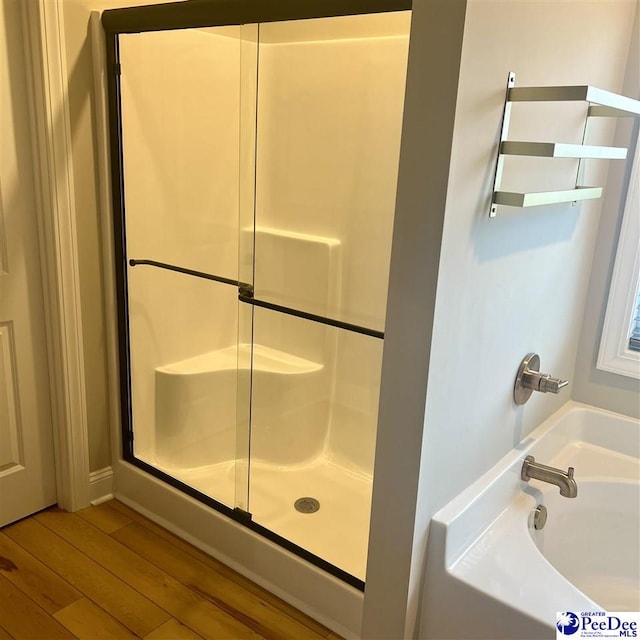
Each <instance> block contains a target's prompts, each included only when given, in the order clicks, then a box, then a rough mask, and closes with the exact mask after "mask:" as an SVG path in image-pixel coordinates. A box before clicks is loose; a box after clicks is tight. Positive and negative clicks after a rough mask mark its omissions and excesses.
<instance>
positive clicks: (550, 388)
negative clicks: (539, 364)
mask: <svg viewBox="0 0 640 640" xmlns="http://www.w3.org/2000/svg"><path fill="white" fill-rule="evenodd" d="M568 384H569V381H568V380H560V378H552V377H551V376H549V375H542V376H540V382H539V384H538V388H537V389H536V390H537V391H542V393H549V392H550V393H560V389H562V387H566V386H567V385H568Z"/></svg>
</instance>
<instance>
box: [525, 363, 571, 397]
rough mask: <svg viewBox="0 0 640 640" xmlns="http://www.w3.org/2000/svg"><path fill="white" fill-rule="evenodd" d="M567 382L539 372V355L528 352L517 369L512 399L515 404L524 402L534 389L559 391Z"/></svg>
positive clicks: (543, 391) (544, 391) (547, 391)
mask: <svg viewBox="0 0 640 640" xmlns="http://www.w3.org/2000/svg"><path fill="white" fill-rule="evenodd" d="M568 384H569V381H568V380H561V379H560V378H554V377H553V376H550V375H549V374H548V373H540V356H539V355H538V354H537V353H528V354H527V355H526V356H525V357H524V358H523V360H522V362H521V363H520V368H519V369H518V375H517V376H516V382H515V385H514V387H513V399H514V401H515V403H516V404H524V403H525V402H526V401H527V400H528V399H529V398H530V397H531V394H532V393H533V392H534V391H539V392H540V393H560V389H562V388H563V387H566V386H567V385H568Z"/></svg>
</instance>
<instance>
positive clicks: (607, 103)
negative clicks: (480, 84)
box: [489, 73, 640, 218]
mask: <svg viewBox="0 0 640 640" xmlns="http://www.w3.org/2000/svg"><path fill="white" fill-rule="evenodd" d="M514 85H515V74H514V73H510V74H509V79H508V82H507V96H506V100H505V106H504V115H503V119H502V130H501V135H500V147H499V152H498V161H497V163H496V172H495V179H494V186H493V197H492V199H491V209H490V213H489V216H490V217H492V218H493V217H495V216H496V214H497V211H498V206H499V205H505V206H509V207H536V206H542V205H550V204H560V203H565V202H573V203H575V202H578V201H580V200H593V199H597V198H600V197H601V196H602V187H590V186H584V185H580V184H578V182H579V177H580V176H581V173H582V172H581V165H580V166H579V168H578V178H577V179H576V184H575V187H574V188H572V189H564V190H560V191H542V192H527V193H514V192H511V191H502V190H501V189H500V186H501V182H502V172H503V169H504V161H505V159H506V157H507V156H529V157H538V158H575V159H578V160H580V163H582V161H583V160H585V159H597V160H624V159H625V158H626V157H627V149H625V148H624V147H604V146H596V145H585V144H566V143H562V142H525V141H515V140H507V136H508V134H509V122H510V119H511V107H512V104H513V103H514V102H562V101H574V100H581V101H584V102H588V103H589V109H588V111H587V116H586V119H585V132H586V125H587V121H588V118H590V117H615V118H620V117H638V116H640V101H638V100H633V99H632V98H627V97H626V96H621V95H618V94H616V93H612V92H610V91H605V90H603V89H598V88H596V87H591V86H589V85H584V86H575V87H573V86H569V87H515V86H514ZM583 140H584V135H583Z"/></svg>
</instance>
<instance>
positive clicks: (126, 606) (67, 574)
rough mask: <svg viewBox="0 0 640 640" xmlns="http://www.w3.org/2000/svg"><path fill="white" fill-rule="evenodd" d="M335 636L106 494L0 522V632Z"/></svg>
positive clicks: (5, 635)
mask: <svg viewBox="0 0 640 640" xmlns="http://www.w3.org/2000/svg"><path fill="white" fill-rule="evenodd" d="M10 638H15V639H16V640H19V639H22V638H24V639H27V638H28V639H32V638H41V639H43V640H55V639H57V638H86V639H87V640H99V639H102V638H145V639H146V640H182V639H194V638H212V639H216V640H217V639H222V638H224V639H230V640H244V639H245V638H246V639H249V638H252V639H256V640H257V639H259V638H265V639H267V640H269V639H274V640H275V639H276V638H282V639H285V638H286V639H291V640H320V638H327V639H330V640H339V636H337V635H335V634H333V633H331V632H330V630H329V629H327V628H325V627H323V626H322V625H320V624H318V623H317V622H315V621H314V620H312V619H311V618H309V617H307V616H305V615H304V614H302V613H300V612H299V611H298V610H297V609H294V608H293V607H291V606H289V605H288V604H286V603H285V602H283V601H282V600H280V599H279V598H276V597H275V596H273V595H271V594H270V593H268V592H267V591H265V590H264V589H262V588H260V587H258V586H257V585H256V584H254V583H252V582H250V581H249V580H247V579H246V578H243V577H242V576H241V575H239V574H238V573H236V572H235V571H232V570H231V569H229V568H228V567H226V566H225V565H223V564H221V563H219V562H217V561H216V560H214V559H213V558H211V557H209V556H208V555H206V554H205V553H203V552H202V551H200V550H198V549H196V548H195V547H193V546H191V545H190V544H187V543H186V542H184V541H182V540H181V539H179V538H177V537H176V536H174V535H173V534H171V533H169V532H168V531H166V530H165V529H163V528H161V527H159V526H157V525H155V524H154V523H152V522H151V521H150V520H147V519H146V518H144V517H142V516H140V515H139V514H137V513H136V512H135V511H132V510H131V509H129V508H128V507H126V506H125V505H123V504H122V503H120V502H117V501H115V500H112V501H110V502H107V503H106V504H102V505H100V506H98V507H89V508H88V509H84V510H82V511H78V512H77V513H65V512H63V511H60V510H58V509H56V508H52V509H48V510H46V511H42V512H40V513H38V514H36V515H34V516H31V517H29V518H26V519H24V520H21V521H19V522H16V523H14V524H12V525H9V526H7V527H4V528H3V529H0V640H6V639H10Z"/></svg>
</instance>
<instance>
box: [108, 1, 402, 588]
mask: <svg viewBox="0 0 640 640" xmlns="http://www.w3.org/2000/svg"><path fill="white" fill-rule="evenodd" d="M411 8H412V0H249V1H244V0H187V1H186V2H185V1H180V2H171V3H166V4H158V5H146V6H140V7H129V8H122V9H111V10H107V11H104V12H103V13H102V25H103V28H104V32H105V44H106V63H107V74H106V76H107V96H108V125H109V147H110V172H111V199H112V204H113V221H112V222H113V239H114V270H115V287H116V304H117V318H118V321H117V324H118V361H119V362H118V364H119V388H120V409H121V436H122V441H121V444H122V456H123V459H124V460H125V461H126V462H128V463H129V464H132V465H134V466H136V467H138V468H140V469H141V470H143V471H145V472H146V473H148V474H150V475H152V476H154V477H156V478H158V479H160V480H162V481H163V482H165V483H167V484H169V485H170V486H173V487H175V488H176V489H179V490H180V491H182V492H183V493H185V494H187V495H189V496H191V497H193V498H195V499H197V500H198V501H200V502H202V503H204V504H206V505H207V506H209V507H211V508H213V509H215V510H216V511H218V512H220V513H222V514H224V515H225V516H227V517H229V518H231V519H232V520H234V521H236V522H238V523H240V524H242V525H244V526H246V527H248V528H249V529H251V530H252V531H255V532H256V533H259V534H261V535H262V536H264V537H265V538H267V539H269V540H271V541H272V542H275V543H276V544H278V545H280V546H282V547H283V548H285V549H287V550H288V551H291V552H292V553H294V554H296V555H298V556H299V557H301V558H303V559H305V560H307V561H308V562H310V563H312V564H314V565H315V566H317V567H319V568H321V569H323V570H325V571H327V572H328V573H330V574H332V575H334V576H335V577H337V578H339V579H341V580H343V581H344V582H346V583H347V584H350V585H351V586H353V587H356V588H357V589H359V590H360V591H364V586H365V583H364V581H363V580H361V579H359V578H356V577H355V576H353V575H351V574H350V573H348V572H346V571H344V570H343V569H341V568H339V567H337V566H335V565H333V564H331V563H330V562H328V561H326V560H324V559H323V558H321V557H319V556H316V555H315V554H313V553H311V552H309V551H307V550H306V549H304V548H303V547H300V546H299V545H297V544H295V543H293V542H291V541H290V540H288V539H287V538H284V537H282V536H280V535H279V534H277V533H275V532H273V531H271V530H270V529H268V528H266V527H264V526H262V525H260V524H258V523H256V522H255V521H253V520H252V518H251V513H249V512H246V511H244V510H242V509H239V508H237V507H236V508H231V507H229V506H227V505H225V504H223V503H222V502H220V501H218V500H216V499H215V498H212V497H211V496H208V495H206V494H204V493H202V492H200V491H198V490H197V489H195V488H193V487H191V486H190V485H187V484H185V483H183V482H181V481H180V480H177V479H176V478H174V477H172V476H170V475H169V474H167V473H165V472H163V471H161V470H160V469H158V468H156V467H154V466H153V465H151V464H149V463H147V462H144V461H142V460H140V459H139V458H136V456H135V455H134V452H133V415H132V404H131V400H132V394H131V366H130V365H131V360H130V347H129V345H130V331H129V310H128V281H127V265H128V264H129V265H131V266H137V265H148V266H152V267H157V268H161V269H168V270H171V271H177V272H181V273H186V274H188V275H192V276H196V277H201V278H205V279H209V280H214V281H217V282H219V283H221V284H225V285H232V286H237V287H238V300H239V302H242V303H247V304H249V305H251V306H258V307H262V308H265V309H270V310H272V311H276V312H279V313H284V314H287V315H292V316H295V317H299V318H303V319H306V320H309V321H312V322H318V323H321V324H325V325H329V326H333V327H336V328H339V329H344V330H347V331H351V332H354V333H359V334H363V335H368V336H370V337H374V338H379V339H384V333H383V332H382V331H377V330H374V329H370V328H367V327H363V326H359V325H355V324H351V323H347V322H342V321H340V320H336V319H331V318H326V317H323V316H319V315H316V314H312V313H308V312H305V311H302V310H298V309H292V308H290V307H284V306H282V305H277V304H274V303H271V302H268V301H263V300H258V299H256V298H254V295H253V286H252V285H248V284H246V283H243V282H240V281H235V280H230V279H228V278H224V277H221V276H216V275H213V274H207V273H202V272H197V271H194V270H190V269H184V268H181V267H176V266H175V265H169V264H166V263H160V262H156V261H153V260H147V259H144V258H138V259H128V256H127V252H126V238H125V235H126V219H125V201H124V194H125V189H124V156H123V135H122V112H121V89H120V56H119V41H118V37H119V35H120V34H133V33H143V32H154V31H169V30H180V29H190V28H203V27H221V26H240V25H245V24H259V23H269V22H282V21H290V20H306V19H314V18H332V17H340V16H350V15H367V14H375V13H390V12H397V11H408V10H411Z"/></svg>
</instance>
